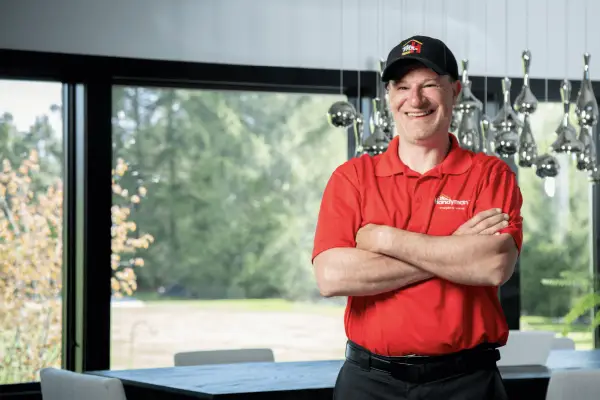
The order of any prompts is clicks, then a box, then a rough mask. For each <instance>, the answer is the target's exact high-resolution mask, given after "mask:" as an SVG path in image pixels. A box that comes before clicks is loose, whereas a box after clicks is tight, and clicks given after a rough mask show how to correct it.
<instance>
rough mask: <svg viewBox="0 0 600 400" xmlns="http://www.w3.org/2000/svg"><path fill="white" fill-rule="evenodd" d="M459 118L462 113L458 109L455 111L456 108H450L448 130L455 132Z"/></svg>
mask: <svg viewBox="0 0 600 400" xmlns="http://www.w3.org/2000/svg"><path fill="white" fill-rule="evenodd" d="M461 118H462V113H461V112H460V111H456V109H454V110H452V120H450V132H456V130H457V129H458V126H459V125H460V120H461Z"/></svg>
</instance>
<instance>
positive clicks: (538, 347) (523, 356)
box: [498, 330, 556, 366]
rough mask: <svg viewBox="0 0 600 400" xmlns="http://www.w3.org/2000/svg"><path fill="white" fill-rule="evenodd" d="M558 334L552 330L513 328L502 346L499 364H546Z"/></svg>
mask: <svg viewBox="0 0 600 400" xmlns="http://www.w3.org/2000/svg"><path fill="white" fill-rule="evenodd" d="M555 336H556V334H555V333H554V332H550V331H518V330H511V331H510V332H509V335H508V342H507V343H506V345H505V346H503V347H500V348H499V350H500V361H498V366H519V365H546V362H547V361H548V356H549V355H550V350H551V348H552V342H553V341H554V339H555Z"/></svg>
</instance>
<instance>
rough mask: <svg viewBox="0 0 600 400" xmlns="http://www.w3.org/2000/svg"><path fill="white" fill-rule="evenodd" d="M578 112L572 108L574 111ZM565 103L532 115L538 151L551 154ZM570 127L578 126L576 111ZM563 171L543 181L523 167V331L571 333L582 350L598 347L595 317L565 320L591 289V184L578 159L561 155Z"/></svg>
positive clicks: (542, 105)
mask: <svg viewBox="0 0 600 400" xmlns="http://www.w3.org/2000/svg"><path fill="white" fill-rule="evenodd" d="M572 110H573V107H572ZM562 113H563V105H562V103H559V102H556V103H544V102H540V104H539V107H538V110H537V111H536V112H535V113H534V114H533V115H532V119H531V122H532V130H533V133H534V135H535V138H536V141H537V144H538V152H539V154H542V153H544V152H547V150H548V149H549V147H550V145H551V144H552V142H553V141H554V140H555V139H556V137H557V135H556V134H555V133H554V132H555V130H556V128H557V127H558V125H559V123H560V121H561V119H562ZM570 120H571V123H572V124H573V125H574V126H575V127H576V128H577V132H578V134H579V127H578V125H577V120H576V118H575V116H574V114H573V111H572V112H571V118H570ZM557 158H558V160H559V161H560V173H559V175H558V176H557V177H556V178H555V179H554V180H552V179H550V180H547V181H544V180H542V179H540V178H538V177H537V176H536V175H535V171H534V170H533V169H525V168H519V183H520V186H521V191H522V193H523V197H524V205H523V213H522V215H523V224H524V245H523V252H522V255H521V262H520V270H521V307H522V312H521V329H522V330H531V329H536V330H550V331H555V332H557V333H558V334H559V335H560V334H562V332H563V329H567V331H568V336H569V337H570V338H572V339H573V340H574V341H575V344H576V347H577V349H589V348H592V347H593V341H592V330H591V327H590V318H588V317H587V316H583V317H581V318H579V319H578V320H577V321H575V323H573V324H568V325H567V324H565V316H566V315H567V313H568V312H569V311H570V310H571V309H572V308H573V307H574V306H575V304H576V302H577V300H579V299H580V298H581V297H582V296H583V295H585V294H587V293H589V291H590V289H591V282H592V279H591V274H590V251H589V249H590V247H589V240H590V208H589V190H590V186H589V185H590V184H589V181H588V177H587V173H586V172H582V171H579V170H577V168H576V167H575V162H574V161H573V159H572V158H571V157H569V156H567V155H559V156H558V157H557Z"/></svg>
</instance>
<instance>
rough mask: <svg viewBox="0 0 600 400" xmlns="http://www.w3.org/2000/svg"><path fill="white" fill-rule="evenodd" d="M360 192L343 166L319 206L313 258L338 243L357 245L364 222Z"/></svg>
mask: <svg viewBox="0 0 600 400" xmlns="http://www.w3.org/2000/svg"><path fill="white" fill-rule="evenodd" d="M361 219H362V217H361V206H360V193H359V191H358V189H357V187H356V184H355V183H353V182H352V181H351V179H350V178H349V177H348V176H347V175H346V174H345V173H343V172H341V171H340V170H339V168H338V169H337V170H336V171H335V172H334V173H333V174H332V175H331V177H330V178H329V181H328V182H327V185H326V187H325V191H324V192H323V198H322V200H321V207H320V209H319V216H318V219H317V227H316V231H315V238H314V247H313V252H312V260H314V259H315V257H316V256H317V255H319V254H320V253H322V252H324V251H325V250H329V249H332V248H335V247H356V232H358V229H359V228H360V223H361Z"/></svg>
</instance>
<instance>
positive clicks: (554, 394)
mask: <svg viewBox="0 0 600 400" xmlns="http://www.w3.org/2000/svg"><path fill="white" fill-rule="evenodd" d="M598 398H600V370H577V369H570V370H562V371H561V370H559V371H553V372H552V375H550V382H549V383H548V391H547V392H546V400H575V399H576V400H598Z"/></svg>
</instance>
